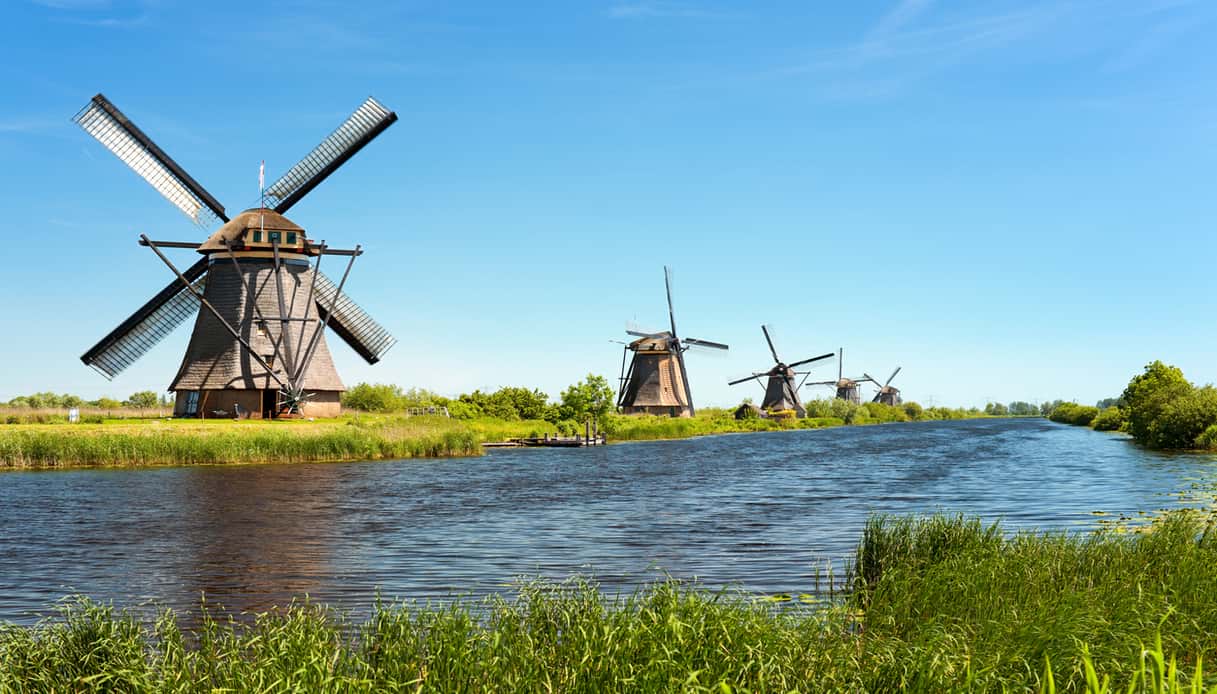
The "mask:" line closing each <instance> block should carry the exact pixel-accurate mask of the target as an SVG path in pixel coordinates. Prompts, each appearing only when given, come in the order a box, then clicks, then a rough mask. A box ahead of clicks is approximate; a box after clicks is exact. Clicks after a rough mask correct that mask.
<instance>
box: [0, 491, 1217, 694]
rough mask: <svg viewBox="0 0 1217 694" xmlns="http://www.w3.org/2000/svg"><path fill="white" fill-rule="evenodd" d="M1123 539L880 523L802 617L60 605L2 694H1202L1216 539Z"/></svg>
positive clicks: (13, 636)
mask: <svg viewBox="0 0 1217 694" xmlns="http://www.w3.org/2000/svg"><path fill="white" fill-rule="evenodd" d="M1140 529H1141V530H1142V532H1140V533H1136V532H1130V533H1124V534H1116V533H1113V532H1110V531H1100V532H1097V533H1094V534H1085V535H1073V536H1069V535H1064V534H1025V533H1024V534H1018V535H1015V536H1006V535H1004V534H1003V533H1002V532H1001V531H1000V528H998V527H997V526H988V525H984V524H981V523H980V522H979V521H976V520H971V519H965V518H958V517H956V518H951V517H932V518H924V519H916V518H888V517H879V518H875V519H873V520H872V521H871V522H870V523H869V525H868V526H867V527H866V529H865V532H864V534H863V538H862V540H861V541H860V543H859V546H858V551H857V556H856V563H855V571H854V572H853V573H852V574H851V579H850V581H849V584H848V585H850V586H851V588H850V589H848V591H847V594H846V595H844V596H842V597H841V599H839V600H836V601H834V602H832V603H831V604H830V605H829V606H827V607H825V608H823V609H819V610H806V609H799V610H795V609H784V608H783V607H782V606H780V605H776V606H775V604H774V603H773V602H772V601H770V600H763V599H757V597H756V596H750V595H746V594H742V593H738V592H731V591H721V592H710V591H706V590H703V589H700V588H698V587H697V586H694V585H688V584H682V583H678V582H675V581H665V582H660V583H657V584H655V585H652V586H649V587H647V588H645V589H642V590H639V591H637V592H635V593H633V594H630V595H626V596H611V595H606V594H605V593H604V592H602V591H600V590H598V589H597V587H596V586H595V585H593V584H590V583H588V582H586V581H582V580H572V581H568V582H566V583H563V584H548V583H530V584H525V585H523V586H521V588H520V590H519V591H518V593H517V594H516V595H515V596H513V597H511V598H504V597H499V596H496V597H492V598H489V599H487V600H486V601H484V602H479V603H473V604H459V603H458V604H453V605H449V606H441V607H434V606H430V607H429V606H419V605H415V604H392V605H380V606H377V607H376V609H375V610H374V611H373V613H372V615H371V616H370V617H369V618H368V619H366V620H363V621H360V622H352V621H350V620H348V619H346V618H344V617H343V616H342V615H339V614H336V613H334V612H332V611H330V610H327V609H325V608H323V607H320V606H316V605H309V604H305V603H301V604H296V605H293V606H291V607H288V608H286V609H283V610H279V611H275V612H270V613H265V614H262V615H259V616H257V617H256V618H254V619H252V621H250V620H243V621H234V620H231V619H228V618H224V617H222V616H216V615H214V614H211V613H209V612H206V611H205V612H203V616H202V620H201V623H199V625H198V626H197V628H194V629H192V630H190V631H189V632H184V629H183V627H182V622H181V621H180V620H178V619H176V618H174V617H173V615H171V614H166V615H164V616H162V617H161V618H160V619H158V620H156V621H155V622H152V623H143V622H141V621H139V620H138V619H135V618H134V617H131V616H129V615H126V614H123V613H119V612H116V611H115V610H114V609H112V608H110V607H107V606H103V605H98V604H95V603H90V602H88V601H83V600H80V599H73V600H69V601H66V602H64V603H63V604H62V605H61V606H60V608H59V611H58V613H57V614H56V615H55V616H53V617H52V618H50V619H48V620H47V621H45V622H43V623H41V624H39V625H36V626H33V627H17V626H7V627H2V628H0V691H3V692H7V691H48V692H49V691H85V690H109V691H132V692H141V691H180V692H204V691H208V692H210V691H224V690H226V691H309V692H329V691H333V692H340V691H341V692H348V691H352V692H353V691H410V692H414V691H435V692H441V691H502V692H603V691H642V692H651V691H690V692H741V691H773V692H788V691H842V692H859V691H926V692H941V691H995V692H996V691H1042V692H1047V691H1061V692H1082V691H1085V692H1096V693H1097V692H1105V691H1117V690H1118V691H1122V692H1123V691H1128V692H1200V691H1210V692H1212V691H1217V687H1215V686H1214V684H1213V682H1214V679H1213V675H1212V674H1208V675H1206V674H1205V672H1206V671H1207V672H1209V673H1212V669H1211V667H1209V666H1208V664H1206V663H1204V662H1203V660H1202V656H1208V657H1209V658H1210V659H1211V658H1212V657H1213V654H1214V653H1217V540H1215V539H1214V537H1213V528H1212V520H1211V518H1210V517H1209V516H1208V515H1206V514H1198V513H1182V512H1178V513H1168V514H1166V515H1164V516H1162V517H1160V518H1159V520H1158V522H1156V523H1154V524H1153V525H1150V526H1145V527H1142V528H1140ZM1193 685H1195V687H1196V688H1192V687H1193ZM1205 687H1207V689H1205Z"/></svg>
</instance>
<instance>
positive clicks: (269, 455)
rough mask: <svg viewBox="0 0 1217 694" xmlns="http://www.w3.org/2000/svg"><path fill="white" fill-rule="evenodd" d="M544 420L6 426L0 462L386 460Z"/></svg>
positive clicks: (0, 435)
mask: <svg viewBox="0 0 1217 694" xmlns="http://www.w3.org/2000/svg"><path fill="white" fill-rule="evenodd" d="M546 426H547V425H546V423H545V422H503V421H499V420H472V421H457V420H452V419H447V418H444V417H409V418H407V417H383V416H381V417H377V416H350V417H345V418H342V419H335V420H319V421H314V422H307V421H278V422H270V421H257V420H245V421H239V422H233V421H228V420H210V421H200V420H148V421H138V422H132V421H127V420H122V421H107V422H104V423H102V424H73V425H61V424H51V425H9V426H4V427H0V467H8V468H51V467H87V466H125V465H198V464H216V463H287V462H305V461H340V460H382V459H395V458H421V457H431V458H436V457H448V456H465V455H478V454H479V453H480V452H481V443H482V442H483V441H494V440H501V439H503V438H508V437H511V436H525V435H528V434H530V433H532V432H534V431H538V432H539V431H544V430H545V427H546Z"/></svg>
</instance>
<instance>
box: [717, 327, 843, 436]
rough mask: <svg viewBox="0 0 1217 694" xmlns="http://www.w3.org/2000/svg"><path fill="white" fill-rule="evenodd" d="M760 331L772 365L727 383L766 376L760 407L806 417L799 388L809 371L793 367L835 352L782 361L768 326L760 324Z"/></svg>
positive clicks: (733, 383) (829, 355)
mask: <svg viewBox="0 0 1217 694" xmlns="http://www.w3.org/2000/svg"><path fill="white" fill-rule="evenodd" d="M761 331H762V332H763V333H765V342H766V343H767V344H768V345H769V353H770V354H772V355H773V361H774V366H773V367H772V368H770V369H769V370H768V371H758V372H754V373H753V374H752V375H751V376H747V377H745V378H740V379H736V380H734V381H728V382H727V385H731V386H733V385H736V384H739V383H745V382H747V381H752V380H755V381H756V382H757V383H760V382H761V378H762V377H767V380H766V382H765V399H764V400H763V401H762V402H761V409H762V410H766V411H769V412H776V411H783V410H794V413H795V415H797V416H799V417H806V416H807V410H806V409H804V407H803V401H802V400H800V399H799V388H801V387H802V386H803V381H806V380H807V376H808V375H810V374H811V372H810V371H796V370H795V368H796V367H799V366H803V365H804V364H814V363H815V362H819V361H824V360H826V359H832V358H833V357H835V356H837V355H836V353H835V352H829V353H828V354H821V355H820V356H818V357H812V358H810V359H803V360H801V361H796V362H794V363H792V364H786V363H784V362H783V361H782V360H781V359H780V358H778V351H777V349H776V348H774V346H773V338H772V337H771V336H770V335H769V326H766V325H762V326H761ZM797 376H802V377H803V378H802V381H799V383H798V384H796V383H795V380H796V377H797Z"/></svg>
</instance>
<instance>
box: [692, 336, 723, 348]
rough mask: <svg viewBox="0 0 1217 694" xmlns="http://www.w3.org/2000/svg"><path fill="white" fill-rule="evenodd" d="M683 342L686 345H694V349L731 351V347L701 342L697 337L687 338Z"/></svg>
mask: <svg viewBox="0 0 1217 694" xmlns="http://www.w3.org/2000/svg"><path fill="white" fill-rule="evenodd" d="M682 342H684V343H685V344H686V345H693V346H694V347H706V348H708V349H723V350H726V349H731V348H730V347H728V346H727V345H724V344H723V343H721V342H712V341H710V340H699V339H697V338H696V337H686V338H685V339H684V340H682Z"/></svg>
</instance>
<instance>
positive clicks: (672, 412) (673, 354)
mask: <svg viewBox="0 0 1217 694" xmlns="http://www.w3.org/2000/svg"><path fill="white" fill-rule="evenodd" d="M663 280H664V286H665V287H666V288H667V293H668V320H669V321H670V322H671V330H665V331H663V332H658V333H648V332H642V331H638V330H632V329H627V330H626V332H627V333H629V334H630V335H633V336H635V337H637V338H638V339H637V340H634V341H633V342H631V343H629V344H627V345H625V348H624V349H623V350H622V354H621V378H620V382H621V392H620V395H619V396H618V398H617V409H618V410H620V411H621V412H622V413H623V414H659V415H669V416H672V417H692V416H693V414H694V409H693V394H692V392H691V391H690V390H689V375H688V372H687V371H686V370H685V357H684V352H685V350H687V349H688V348H689V347H690V346H696V347H707V348H710V349H721V350H725V349H727V345H724V344H723V343H721V342H711V341H709V340H698V339H696V338H692V337H690V338H685V340H684V341H683V342H682V341H681V339H680V337H678V335H677V333H676V312H675V311H674V310H672V271H671V270H670V269H669V268H668V267H666V266H665V267H664V269H663ZM630 352H633V353H634V357H633V358H632V359H630V360H629V367H628V368H627V367H626V356H627V355H628V354H629V353H630Z"/></svg>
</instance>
